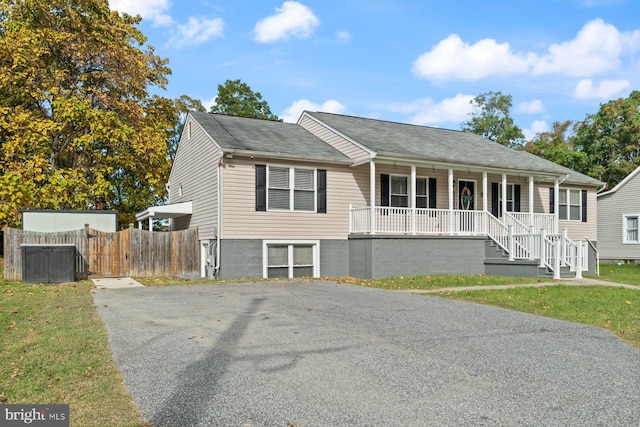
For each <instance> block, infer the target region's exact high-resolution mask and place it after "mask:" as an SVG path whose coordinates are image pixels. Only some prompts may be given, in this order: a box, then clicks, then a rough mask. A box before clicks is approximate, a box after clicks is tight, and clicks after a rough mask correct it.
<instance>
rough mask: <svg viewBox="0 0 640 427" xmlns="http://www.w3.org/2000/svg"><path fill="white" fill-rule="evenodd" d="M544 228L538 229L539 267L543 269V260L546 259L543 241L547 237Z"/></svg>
mask: <svg viewBox="0 0 640 427" xmlns="http://www.w3.org/2000/svg"><path fill="white" fill-rule="evenodd" d="M546 234H547V233H546V231H545V229H544V228H542V229H540V267H544V259H545V258H546V254H545V250H546V249H547V248H546V246H545V241H546V240H547V235H546Z"/></svg>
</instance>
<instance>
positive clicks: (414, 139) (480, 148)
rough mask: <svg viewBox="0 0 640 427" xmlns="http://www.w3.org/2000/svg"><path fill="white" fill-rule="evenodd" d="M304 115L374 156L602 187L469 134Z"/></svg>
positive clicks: (565, 169) (312, 114) (582, 176)
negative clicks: (539, 175)
mask: <svg viewBox="0 0 640 427" xmlns="http://www.w3.org/2000/svg"><path fill="white" fill-rule="evenodd" d="M306 114H308V115H310V116H312V117H314V118H316V119H317V120H319V121H320V122H322V123H324V124H326V125H328V126H330V127H331V128H333V129H335V130H337V131H339V132H340V133H342V134H344V135H345V136H347V137H349V138H351V139H352V140H354V141H356V142H358V143H359V144H361V145H363V146H365V147H367V148H369V149H370V150H372V151H374V152H376V153H377V155H378V156H402V157H411V158H415V159H420V160H424V161H433V162H443V163H451V164H459V165H469V166H481V167H491V168H501V169H509V170H522V171H530V172H541V173H550V174H554V175H566V174H569V178H567V180H566V181H565V182H568V183H575V184H588V185H602V184H603V183H602V182H601V181H599V180H597V179H595V178H592V177H589V176H587V175H584V174H581V173H579V172H576V171H573V170H571V169H568V168H566V167H564V166H560V165H558V164H556V163H553V162H550V161H548V160H545V159H543V158H541V157H538V156H535V155H533V154H530V153H527V152H525V151H517V150H513V149H511V148H508V147H505V146H503V145H500V144H497V143H495V142H493V141H490V140H487V139H485V138H482V137H481V136H479V135H476V134H474V133H470V132H462V131H455V130H448V129H440V128H434V127H428V126H418V125H410V124H404V123H396V122H388V121H382V120H374V119H367V118H362V117H353V116H344V115H339V114H331V113H321V112H309V111H307V112H306Z"/></svg>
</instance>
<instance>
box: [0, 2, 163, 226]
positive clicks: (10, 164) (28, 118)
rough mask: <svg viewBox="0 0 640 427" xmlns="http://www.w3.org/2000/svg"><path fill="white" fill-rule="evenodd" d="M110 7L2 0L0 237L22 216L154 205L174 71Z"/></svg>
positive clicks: (125, 211) (126, 216) (123, 218)
mask: <svg viewBox="0 0 640 427" xmlns="http://www.w3.org/2000/svg"><path fill="white" fill-rule="evenodd" d="M139 22H140V17H132V16H129V15H126V14H119V13H117V12H115V11H110V9H109V5H108V2H107V0H0V228H3V227H4V226H6V225H9V226H16V225H18V224H19V221H20V216H19V210H21V209H116V210H118V211H119V219H120V222H121V223H124V224H126V223H127V222H132V221H133V219H134V213H135V212H136V211H140V210H143V209H145V208H146V207H148V206H149V205H150V204H155V203H157V202H158V201H160V200H161V199H162V197H163V195H164V182H165V181H166V178H167V174H168V171H169V169H170V161H169V159H168V156H167V140H168V138H169V136H170V132H171V129H172V128H173V127H174V125H175V124H174V123H173V122H172V120H171V118H172V117H175V108H176V107H175V104H174V102H173V101H171V100H170V99H167V98H163V97H160V96H157V95H151V93H150V90H151V89H152V88H154V87H155V88H159V89H162V88H164V87H165V85H166V83H167V76H168V75H169V74H170V73H171V70H170V69H169V68H168V67H167V63H168V61H167V60H166V59H163V58H160V57H158V56H157V55H155V54H154V50H153V48H152V47H150V46H148V45H146V38H145V37H144V36H143V34H142V33H141V32H140V31H139V30H138V29H137V28H136V25H137V24H138V23H139Z"/></svg>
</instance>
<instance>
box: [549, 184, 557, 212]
mask: <svg viewBox="0 0 640 427" xmlns="http://www.w3.org/2000/svg"><path fill="white" fill-rule="evenodd" d="M555 207H556V203H555V198H554V194H553V187H551V188H549V213H555Z"/></svg>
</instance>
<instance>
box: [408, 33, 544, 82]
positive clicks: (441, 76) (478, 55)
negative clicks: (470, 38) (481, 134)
mask: <svg viewBox="0 0 640 427" xmlns="http://www.w3.org/2000/svg"><path fill="white" fill-rule="evenodd" d="M532 56H533V55H532V54H527V55H521V54H516V53H513V52H512V51H511V48H510V47H509V43H502V44H498V43H497V42H496V41H495V40H493V39H483V40H480V41H479V42H477V43H475V44H473V45H471V44H469V43H465V42H463V41H462V39H460V37H459V36H458V35H456V34H452V35H450V36H449V37H447V38H446V39H444V40H442V41H441V42H440V43H438V44H437V45H436V46H434V47H433V49H431V50H430V51H429V52H427V53H424V54H422V55H420V56H419V57H418V59H416V60H415V62H414V63H413V71H414V73H415V74H416V75H418V76H420V77H426V78H429V79H433V80H441V81H443V80H480V79H483V78H485V77H489V76H494V75H508V74H522V73H525V72H526V71H527V69H528V68H529V66H530V64H531V62H532V60H533V58H532Z"/></svg>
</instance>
